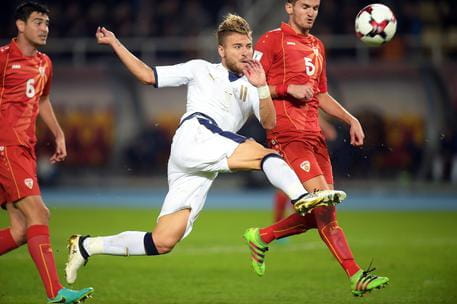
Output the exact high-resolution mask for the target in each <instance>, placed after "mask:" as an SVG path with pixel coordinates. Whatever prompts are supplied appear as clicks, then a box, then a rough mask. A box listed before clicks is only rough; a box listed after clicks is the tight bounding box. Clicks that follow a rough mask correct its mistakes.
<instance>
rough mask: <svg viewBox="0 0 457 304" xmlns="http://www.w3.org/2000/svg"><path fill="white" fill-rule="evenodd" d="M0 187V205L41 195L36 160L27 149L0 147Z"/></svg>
mask: <svg viewBox="0 0 457 304" xmlns="http://www.w3.org/2000/svg"><path fill="white" fill-rule="evenodd" d="M0 185H1V188H2V189H1V191H0V192H1V193H0V195H1V197H0V203H6V202H10V203H11V202H16V201H18V200H20V199H22V198H24V197H27V196H35V195H41V192H40V187H39V185H38V180H37V174H36V160H35V158H34V156H33V155H32V154H31V152H30V151H29V150H28V149H26V148H24V147H22V146H8V147H6V146H0Z"/></svg>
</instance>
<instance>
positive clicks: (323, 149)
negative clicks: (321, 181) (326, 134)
mask: <svg viewBox="0 0 457 304" xmlns="http://www.w3.org/2000/svg"><path fill="white" fill-rule="evenodd" d="M314 155H315V157H316V161H317V163H318V164H319V168H320V169H321V171H322V174H323V175H324V178H325V181H326V183H327V184H331V185H333V168H332V162H331V160H330V155H329V153H328V148H327V144H326V143H325V140H324V139H323V138H322V139H321V141H319V143H318V144H317V146H316V148H315V151H314Z"/></svg>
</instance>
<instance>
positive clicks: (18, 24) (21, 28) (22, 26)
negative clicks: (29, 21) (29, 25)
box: [16, 19, 25, 33]
mask: <svg viewBox="0 0 457 304" xmlns="http://www.w3.org/2000/svg"><path fill="white" fill-rule="evenodd" d="M16 27H17V31H18V32H19V33H23V32H24V31H25V22H24V21H23V20H21V19H18V20H16Z"/></svg>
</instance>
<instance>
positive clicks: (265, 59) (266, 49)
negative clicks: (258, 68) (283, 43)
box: [253, 32, 275, 74]
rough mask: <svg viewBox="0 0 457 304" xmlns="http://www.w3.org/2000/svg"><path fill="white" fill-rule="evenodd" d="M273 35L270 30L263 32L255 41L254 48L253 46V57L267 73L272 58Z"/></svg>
mask: <svg viewBox="0 0 457 304" xmlns="http://www.w3.org/2000/svg"><path fill="white" fill-rule="evenodd" d="M273 40H274V37H273V35H272V33H271V32H268V33H266V34H264V35H263V36H262V37H260V38H259V40H258V41H257V43H256V45H255V48H254V56H253V58H254V59H255V60H257V61H260V63H261V64H262V66H263V69H264V70H265V73H267V74H268V71H269V70H270V67H271V65H272V64H273V59H274V49H275V47H274V44H275V43H274V41H273Z"/></svg>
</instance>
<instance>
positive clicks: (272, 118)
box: [243, 60, 276, 130]
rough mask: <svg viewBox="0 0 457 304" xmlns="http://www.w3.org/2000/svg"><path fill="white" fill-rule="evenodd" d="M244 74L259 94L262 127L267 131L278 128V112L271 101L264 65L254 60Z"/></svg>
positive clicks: (249, 63)
mask: <svg viewBox="0 0 457 304" xmlns="http://www.w3.org/2000/svg"><path fill="white" fill-rule="evenodd" d="M243 73H244V75H246V77H247V79H248V80H249V82H250V83H251V84H252V85H253V86H255V87H256V88H257V90H258V92H259V99H260V102H259V113H260V123H261V124H262V127H263V128H264V129H267V130H269V129H273V128H274V127H275V126H276V111H275V107H274V105H273V101H272V100H271V95H270V91H269V89H268V85H267V79H266V76H265V71H264V70H263V67H262V65H261V64H260V62H258V61H255V60H252V61H250V62H248V64H247V67H246V69H245V70H244V71H243Z"/></svg>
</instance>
